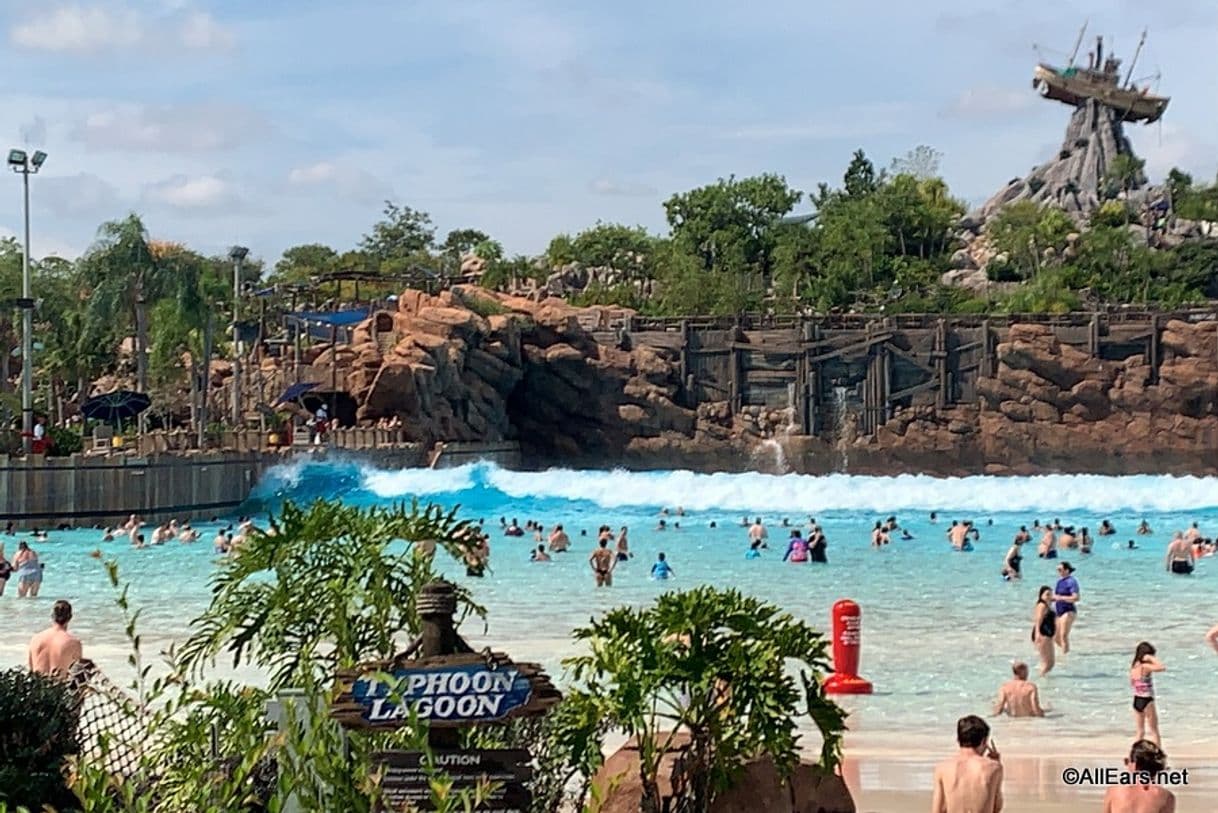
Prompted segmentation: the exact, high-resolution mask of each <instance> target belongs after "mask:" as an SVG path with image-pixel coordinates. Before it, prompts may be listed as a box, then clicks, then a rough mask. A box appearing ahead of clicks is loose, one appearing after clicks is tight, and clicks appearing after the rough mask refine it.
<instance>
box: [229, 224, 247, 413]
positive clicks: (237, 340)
mask: <svg viewBox="0 0 1218 813" xmlns="http://www.w3.org/2000/svg"><path fill="white" fill-rule="evenodd" d="M249 253H250V250H249V249H248V248H246V247H245V246H233V247H232V248H230V249H229V250H228V258H229V259H230V260H232V261H233V429H238V428H240V426H241V352H242V347H241V336H240V327H239V312H240V303H241V262H242V261H243V260H244V259H245V258H246V257H247V256H248V255H249Z"/></svg>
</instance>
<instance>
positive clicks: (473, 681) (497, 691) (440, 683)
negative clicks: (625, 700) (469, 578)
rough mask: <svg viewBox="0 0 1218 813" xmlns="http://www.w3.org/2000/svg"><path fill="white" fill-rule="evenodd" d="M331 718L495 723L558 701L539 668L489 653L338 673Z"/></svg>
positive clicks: (385, 723) (372, 723)
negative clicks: (414, 717)
mask: <svg viewBox="0 0 1218 813" xmlns="http://www.w3.org/2000/svg"><path fill="white" fill-rule="evenodd" d="M338 678H339V685H338V692H337V696H336V698H335V702H334V704H333V706H332V709H331V711H332V714H333V716H334V717H335V719H337V720H338V721H339V722H341V723H342V724H343V725H347V726H352V727H376V728H385V727H393V728H396V727H398V726H401V725H405V724H406V722H407V721H408V720H409V719H410V717H411V716H412V714H413V715H417V717H418V719H419V721H420V722H424V723H427V724H429V725H432V726H465V725H475V724H478V723H494V722H498V721H501V720H506V719H510V718H512V717H518V716H524V715H532V714H540V713H544V712H545V711H546V710H547V709H548V708H549V707H550V706H552V705H554V704H555V703H557V702H558V700H559V699H560V695H559V693H558V691H557V690H556V689H555V688H554V686H553V685H551V683H550V679H549V678H548V677H547V676H546V675H545V673H544V672H542V670H541V667H540V666H539V665H538V664H533V663H520V664H517V663H512V662H511V661H510V660H509V659H508V658H507V657H506V656H504V655H501V654H491V655H489V656H486V655H481V654H463V655H441V656H436V657H431V658H423V659H420V660H414V661H411V660H398V661H396V662H393V661H390V662H383V663H371V664H365V665H364V666H361V667H359V668H357V669H351V670H345V671H343V672H340V673H339V675H338Z"/></svg>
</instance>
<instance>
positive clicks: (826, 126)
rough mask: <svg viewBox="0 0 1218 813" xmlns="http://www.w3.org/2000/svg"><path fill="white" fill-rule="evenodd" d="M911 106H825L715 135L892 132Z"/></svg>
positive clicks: (756, 137)
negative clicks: (807, 116)
mask: <svg viewBox="0 0 1218 813" xmlns="http://www.w3.org/2000/svg"><path fill="white" fill-rule="evenodd" d="M912 112H913V106H912V105H910V104H908V103H906V102H879V103H876V104H866V105H851V106H846V107H840V108H837V109H835V110H827V111H825V112H824V113H823V114H821V115H819V116H817V118H816V119H815V120H811V121H797V122H779V123H773V124H749V125H745V126H742V127H737V128H734V129H728V130H720V131H719V132H718V135H719V137H721V138H726V139H730V140H734V141H805V140H806V141H819V140H833V139H851V138H865V137H870V136H878V135H893V134H897V133H903V132H906V131H907V130H908V129H909V117H910V115H911V114H912Z"/></svg>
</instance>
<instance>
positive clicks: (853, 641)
mask: <svg viewBox="0 0 1218 813" xmlns="http://www.w3.org/2000/svg"><path fill="white" fill-rule="evenodd" d="M862 637H863V611H862V610H860V609H859V605H857V604H855V603H854V602H853V601H851V600H850V599H848V598H844V599H842V600H840V601H838V602H836V603H834V605H833V674H832V675H830V676H829V679H828V680H826V681H825V691H826V692H827V693H828V694H871V684H870V683H869V682H867V681H866V680H863V679H862V678H861V677H859V655H860V654H861V651H862V648H863V647H862Z"/></svg>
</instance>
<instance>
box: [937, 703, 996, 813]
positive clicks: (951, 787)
mask: <svg viewBox="0 0 1218 813" xmlns="http://www.w3.org/2000/svg"><path fill="white" fill-rule="evenodd" d="M989 736H990V727H989V726H988V725H987V724H986V722H985V720H982V719H981V718H980V717H977V716H975V715H972V714H970V715H969V716H968V717H961V718H960V721H959V722H958V723H956V742H957V743H958V744H959V745H960V751H959V753H957V754H956V756H954V757H952V758H951V759H948V760H945V761H943V762H940V763H939V765H938V766H937V767H936V768H935V790H934V795H933V796H932V797H931V803H930V810H931V813H999V811H1000V810H1002V762H1001V761H1000V757H999V754H998V749H996V748H995V747H994V743H992V742H989V743H987V742H986V740H987V739H988V738H989Z"/></svg>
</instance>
